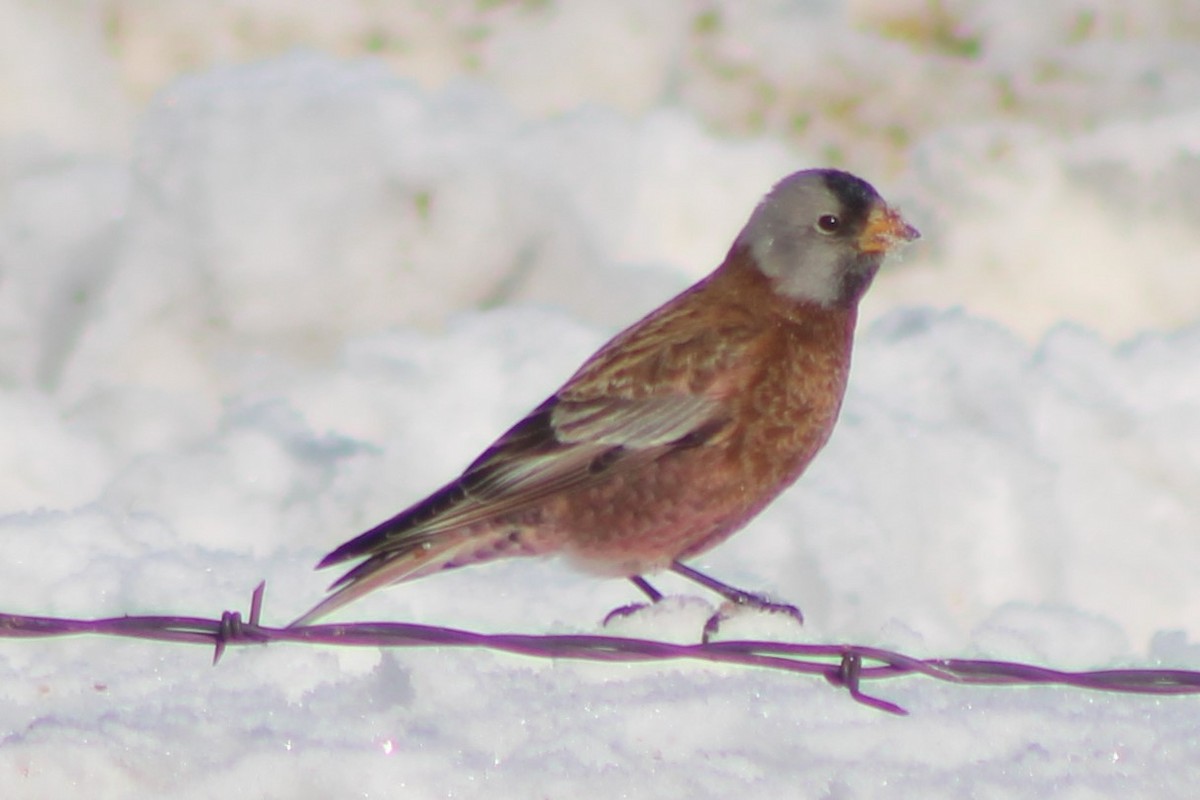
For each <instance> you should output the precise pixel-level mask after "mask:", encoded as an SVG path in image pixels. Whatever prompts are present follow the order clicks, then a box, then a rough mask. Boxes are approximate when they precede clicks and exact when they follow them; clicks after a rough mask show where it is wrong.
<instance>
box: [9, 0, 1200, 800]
mask: <svg viewBox="0 0 1200 800" xmlns="http://www.w3.org/2000/svg"><path fill="white" fill-rule="evenodd" d="M196 8H197V7H196V6H195V5H194V4H191V3H188V2H185V0H163V2H157V3H154V4H137V3H133V2H121V1H120V0H107V1H106V2H93V3H82V4H80V3H38V4H35V3H28V2H23V0H0V96H3V97H4V98H5V102H4V103H2V104H0V414H2V418H3V419H4V420H5V421H6V423H7V424H6V427H5V435H4V436H3V437H0V471H2V474H3V475H4V478H5V480H4V485H5V491H4V492H2V493H0V611H3V612H9V613H22V614H33V615H64V616H75V617H93V616H107V615H121V614H143V613H146V614H181V615H195V616H204V617H217V616H219V615H220V613H221V611H223V610H226V609H238V610H241V611H243V613H245V611H246V609H247V606H248V602H249V595H250V591H251V590H252V588H253V587H254V586H255V585H256V584H257V583H258V581H259V580H263V579H265V580H266V582H267V595H266V605H265V611H264V615H265V618H264V621H265V622H267V623H268V624H283V623H285V622H286V621H288V620H290V619H292V618H294V617H295V616H296V615H298V614H299V613H300V612H302V611H303V610H305V609H306V608H308V607H309V606H311V605H312V604H313V603H314V602H316V600H317V599H319V598H320V597H321V596H322V593H323V591H324V587H325V586H326V585H327V584H328V582H329V581H330V580H332V578H333V577H334V575H332V574H328V573H315V572H313V571H312V565H313V564H315V563H316V561H317V560H318V559H319V558H320V556H321V555H323V554H324V553H325V552H327V551H328V550H329V549H331V548H332V547H333V546H335V545H337V544H339V543H341V542H342V541H344V540H345V539H347V538H349V537H350V536H351V535H353V534H355V533H357V532H359V531H361V530H363V529H365V528H366V527H367V526H369V525H371V524H373V523H375V522H378V521H379V520H380V519H382V518H384V517H386V516H388V515H390V514H392V513H394V512H396V511H398V510H399V509H400V508H402V507H403V506H405V505H407V504H408V503H410V502H412V501H414V500H417V499H419V498H421V497H423V496H424V494H425V493H426V492H429V491H431V490H433V489H435V488H437V487H438V486H439V485H441V483H443V482H444V481H446V480H448V479H450V478H452V477H453V476H454V475H455V474H457V472H458V471H459V470H460V469H461V468H462V467H463V466H464V465H465V464H466V463H467V462H469V461H470V460H471V459H472V458H473V457H474V456H475V455H476V454H477V453H478V452H479V451H480V449H481V448H483V447H485V446H486V445H487V444H488V443H489V442H490V441H491V440H492V439H493V438H494V437H495V436H496V435H497V434H498V433H500V432H501V431H502V430H503V429H504V428H505V427H506V426H507V425H509V424H511V423H512V422H513V421H514V420H515V419H517V418H518V417H519V416H520V415H521V414H523V413H524V412H525V411H527V410H528V409H529V408H530V407H532V406H533V405H534V404H536V403H537V402H539V401H540V400H541V399H542V398H544V397H545V395H546V394H547V393H548V392H550V391H552V390H553V389H554V388H555V387H556V386H557V385H558V384H559V383H561V381H562V380H563V379H564V378H565V377H566V376H567V375H568V374H570V372H571V371H572V370H573V369H574V368H575V367H576V366H577V365H578V363H579V362H580V361H581V360H582V359H583V358H585V357H586V356H587V355H588V354H590V353H591V352H592V351H593V350H594V349H595V348H596V347H597V346H598V345H600V344H601V343H602V342H603V341H604V340H605V339H606V338H607V337H608V336H610V335H611V334H612V333H614V332H615V331H616V330H618V329H620V328H621V327H622V326H623V325H625V324H628V323H629V322H631V321H633V320H635V319H636V318H638V317H639V316H641V315H642V314H643V313H645V312H646V311H648V310H649V309H651V308H653V307H654V306H656V305H657V304H658V303H660V302H662V301H663V300H665V299H666V298H668V297H669V296H671V295H672V294H673V293H674V292H676V291H678V290H680V289H682V288H683V287H685V286H687V285H688V284H690V283H691V282H692V281H694V280H696V279H697V278H699V277H700V276H702V275H704V274H705V273H706V272H707V271H708V270H709V269H711V268H712V267H713V266H715V265H716V264H717V263H718V262H719V260H720V259H721V257H722V256H723V255H724V252H725V249H726V248H727V247H728V245H729V243H730V242H731V241H732V238H733V237H734V235H735V234H736V232H737V231H738V229H739V228H740V226H741V225H742V224H743V223H744V221H745V219H746V218H747V216H748V215H749V213H750V211H751V209H752V208H753V205H754V203H755V202H756V201H757V199H758V198H759V197H760V196H761V195H762V194H763V193H764V192H765V191H766V190H767V189H768V188H769V187H770V185H771V184H772V183H773V182H774V181H775V180H777V179H778V178H779V177H781V176H783V175H785V174H787V173H789V172H791V171H794V170H795V169H799V168H803V167H808V166H816V165H822V164H831V163H832V164H834V165H836V166H840V167H843V168H848V169H851V170H852V171H854V172H856V173H859V174H861V175H863V176H864V177H866V178H868V179H869V180H871V181H872V182H873V183H874V184H875V185H876V186H877V187H878V188H879V189H880V191H881V192H882V193H883V194H884V196H885V197H887V198H888V199H889V200H891V201H893V202H895V203H896V204H898V205H899V206H900V207H901V208H902V209H904V211H905V214H906V216H908V217H910V218H911V219H912V221H913V222H914V223H915V224H916V225H917V226H918V227H919V228H921V230H922V232H923V234H924V237H923V239H922V240H921V241H920V242H919V243H917V244H916V245H915V246H913V247H911V248H910V249H909V250H908V251H907V252H906V253H905V254H904V256H903V257H902V259H901V260H900V261H899V262H896V263H892V264H891V265H890V266H889V267H888V268H887V269H886V270H885V272H884V274H882V275H881V276H880V279H879V280H878V282H877V284H876V286H875V287H874V288H873V289H872V291H871V293H870V294H869V295H868V298H867V301H866V303H865V305H864V310H863V311H864V313H863V320H862V323H861V324H860V332H859V340H858V343H857V348H856V361H855V367H854V372H853V375H852V379H851V388H850V391H849V394H848V396H847V399H846V405H845V408H844V411H843V415H842V420H841V422H840V424H839V427H838V430H837V432H836V433H835V435H834V437H833V439H832V440H831V442H830V444H829V446H828V447H827V449H826V451H825V452H824V453H823V454H822V455H821V457H820V458H818V460H817V461H816V462H815V463H814V464H813V466H812V467H811V469H810V470H809V471H808V473H807V474H806V475H805V477H804V478H803V479H802V480H801V481H800V483H799V484H798V485H797V486H796V487H795V488H794V489H792V490H791V491H789V492H788V493H787V494H786V495H785V496H783V497H782V498H781V499H780V500H779V501H778V502H777V503H775V504H774V505H773V506H771V507H770V508H769V509H768V510H767V511H766V512H765V513H764V514H763V515H762V516H761V517H759V518H758V519H757V520H756V521H755V522H754V523H752V525H751V526H750V527H748V528H747V529H746V530H745V531H744V532H742V533H740V534H739V535H737V536H735V537H734V538H733V539H731V540H730V541H729V542H728V543H726V544H724V545H722V546H721V547H720V548H718V549H716V550H714V551H713V552H711V553H709V554H706V555H705V556H703V557H702V558H701V559H699V560H698V562H697V566H700V567H702V568H706V569H707V570H708V571H710V572H712V573H713V574H715V575H717V576H719V577H720V578H722V579H724V580H727V581H729V582H731V583H733V584H735V585H739V586H745V587H748V588H756V589H762V590H765V591H768V592H770V593H772V594H773V595H775V596H778V597H780V598H783V599H786V600H788V601H791V602H795V603H797V604H798V605H799V606H800V607H801V608H802V609H803V610H804V612H805V616H806V625H805V626H804V628H803V629H801V628H798V627H796V626H794V625H793V624H792V623H791V622H790V621H789V620H786V619H781V618H779V617H774V616H768V615H762V614H753V613H745V614H740V615H738V616H736V617H734V618H733V619H731V620H729V621H728V622H727V623H726V625H725V626H724V627H723V629H722V635H723V636H725V637H729V638H734V637H738V638H740V637H761V638H774V639H795V640H801V641H815V642H856V643H860V644H868V645H872V646H878V647H890V648H894V649H898V650H901V651H903V652H906V653H910V654H913V655H918V656H962V657H979V658H998V659H1009V660H1019V661H1026V662H1030V663H1036V664H1044V665H1048V666H1053V667H1057V668H1064V669H1099V668H1105V667H1110V666H1118V665H1119V666H1135V665H1140V666H1170V667H1179V668H1185V669H1200V645H1198V644H1196V642H1197V639H1198V638H1200V622H1197V620H1200V588H1198V587H1197V585H1196V583H1195V581H1194V576H1195V575H1197V574H1198V573H1200V422H1198V420H1200V370H1197V369H1196V364H1197V363H1200V263H1198V262H1200V256H1198V255H1197V253H1200V233H1198V231H1200V216H1198V215H1197V212H1196V209H1197V208H1198V207H1200V205H1198V203H1197V201H1198V200H1200V197H1198V194H1200V192H1198V190H1197V188H1196V187H1197V186H1198V185H1200V184H1198V183H1197V181H1196V177H1197V175H1198V174H1200V161H1198V160H1197V159H1198V156H1200V150H1198V148H1200V144H1198V143H1200V106H1198V105H1197V101H1196V99H1195V98H1196V97H1198V96H1200V92H1198V91H1197V89H1200V39H1198V38H1197V32H1198V31H1200V16H1197V13H1196V11H1195V9H1193V8H1192V7H1191V6H1189V5H1188V4H1181V3H1175V2H1169V1H1168V0H1162V1H1161V2H1149V3H1139V4H1137V6H1136V9H1135V8H1134V6H1133V5H1131V4H1127V3H1120V2H1115V0H1114V1H1113V2H1093V3H1086V4H1085V3H1062V4H1058V5H1055V6H1054V7H1053V9H1051V8H1050V7H1049V6H1047V4H1045V3H1037V4H1036V6H1035V5H1034V4H1031V3H1027V2H1021V3H1002V2H999V0H964V2H958V3H932V4H930V3H923V2H905V3H881V2H875V0H853V1H851V2H846V3H836V2H812V1H810V2H792V3H779V2H754V3H735V2H732V0H730V2H718V3H713V4H709V5H706V6H704V7H700V6H697V5H695V4H692V3H687V2H663V3H656V4H653V7H652V8H651V6H649V5H647V4H644V3H639V2H634V0H622V1H619V2H582V1H580V2H569V3H568V2H554V3H533V4H524V3H521V4H518V3H512V4H474V3H447V4H426V3H416V2H414V3H408V2H403V3H394V4H377V3H368V2H360V3H344V4H338V5H337V6H336V9H337V10H336V11H335V10H334V8H335V6H332V5H330V4H323V3H295V4H283V3H277V2H270V1H269V0H240V1H239V2H228V3H221V4H214V5H212V6H211V7H206V12H205V13H204V14H198V13H197V12H196ZM655 583H656V585H659V586H660V587H661V588H662V589H664V590H665V591H667V592H668V594H669V597H668V599H667V600H666V601H665V602H664V603H663V604H661V605H660V606H658V607H655V608H653V609H650V610H648V611H646V612H642V613H636V614H633V615H630V616H627V617H623V618H620V619H618V620H616V621H615V622H614V623H613V624H612V625H610V626H609V627H608V628H604V627H603V626H602V620H603V619H604V617H605V615H606V614H607V612H608V611H610V610H611V609H613V608H616V607H618V606H621V605H624V604H627V603H630V602H635V601H637V600H638V599H640V598H639V596H638V594H637V592H636V590H635V589H634V588H633V587H632V586H630V585H629V584H628V583H626V582H623V581H601V580H596V579H593V578H589V577H587V576H583V575H580V574H577V573H574V572H572V571H571V570H569V569H568V568H567V567H566V566H565V565H563V564H560V563H557V562H554V561H548V562H533V561H512V562H498V563H493V564H489V565H485V566H480V567H473V568H470V569H465V570H462V571H459V572H456V573H450V574H446V575H441V576H437V577H433V578H428V579H424V580H422V581H420V582H418V583H413V584H408V585H405V586H401V587H395V588H392V589H389V590H386V591H383V592H379V593H376V594H375V595H373V596H371V597H369V598H366V599H364V600H363V601H361V602H360V603H357V604H355V605H353V606H351V607H349V608H347V609H346V610H344V611H343V612H340V613H339V615H338V617H337V618H338V619H344V620H357V619H362V620H367V619H393V620H404V621H413V622H421V623H426V624H431V625H448V626H458V627H466V628H471V629H477V630H483V631H522V632H530V633H562V632H577V633H599V632H607V633H619V634H625V635H631V636H644V637H653V638H658V639H664V640H669V641H680V642H682V641H693V640H695V638H696V637H697V636H698V634H699V629H700V628H701V627H702V625H703V622H704V620H705V619H706V618H707V617H708V615H709V614H711V613H712V611H713V609H714V604H715V600H714V599H713V598H712V597H711V596H708V595H706V594H704V593H703V592H702V591H700V590H698V589H697V587H694V586H692V585H689V584H686V583H683V582H680V581H679V580H678V579H676V578H673V577H671V576H664V577H662V578H661V580H656V581H655ZM210 662H211V651H209V650H206V649H205V648H200V647H191V646H184V645H168V644H149V643H139V642H131V641H116V640H101V639H94V638H86V637H84V638H72V639H64V640H44V641H30V640H15V639H14V640H0V698H2V700H0V786H2V787H3V790H2V791H0V795H2V796H3V797H5V798H9V797H12V798H43V797H63V796H79V795H81V794H84V795H86V796H88V797H96V798H107V797H114V798H115V797H129V796H142V797H165V796H170V797H173V798H191V797H196V798H201V797H213V796H220V795H231V796H238V797H264V798H265V797H330V796H349V795H355V796H364V797H381V796H385V797H393V796H412V797H489V798H491V797H514V798H517V797H522V798H523V797H540V796H545V797H622V796H623V797H630V798H639V797H646V798H650V797H653V798H673V797H689V798H693V797H730V796H733V795H736V794H741V795H749V796H753V797H780V796H783V797H790V796H806V797H814V798H830V800H833V799H834V798H837V799H839V800H841V799H849V798H868V797H882V796H905V797H923V798H938V797H963V796H970V797H1022V796H1028V797H1033V796H1038V797H1041V796H1054V797H1063V798H1093V797H1110V796H1132V797H1156V798H1172V797H1180V798H1183V797H1191V796H1192V795H1193V794H1194V791H1195V790H1194V786H1195V783H1196V780H1197V778H1198V777H1200V770H1198V768H1197V767H1196V764H1197V763H1198V757H1200V740H1198V738H1197V735H1196V732H1195V731H1196V727H1195V715H1196V712H1197V705H1198V704H1200V699H1198V698H1191V697H1174V698H1158V699H1155V698H1148V697H1137V696H1120V695H1108V694H1097V693H1088V692H1085V691H1082V690H1074V689H1062V688H1049V687H1038V688H1004V689H997V688H982V687H977V688H971V687H963V686H952V685H946V684H939V683H934V682H932V681H929V680H925V679H919V678H911V679H906V680H900V681H888V682H883V683H879V684H872V685H871V686H869V687H868V689H869V691H871V692H873V693H876V694H879V695H881V696H883V697H886V698H887V699H889V700H891V701H894V702H897V703H899V704H901V705H903V706H904V707H905V708H907V709H908V710H909V711H910V716H908V717H905V718H893V717H891V716H889V715H886V714H882V713H880V712H878V711H874V710H871V709H869V708H866V707H864V706H861V705H859V704H856V703H854V702H853V701H852V700H851V699H850V698H849V697H847V696H846V694H845V692H844V691H841V690H837V689H834V688H832V687H830V686H829V685H828V684H826V683H825V682H824V681H822V680H820V679H807V678H803V677H800V676H795V675H784V674H777V673H773V672H767V671H762V670H751V669H744V668H735V667H730V666H715V665H699V664H694V663H680V662H674V663H667V664H637V665H615V664H593V663H582V662H569V661H562V660H558V661H537V660H533V659H529V658H524V657H519V656H512V655H503V654H498V653H492V652H486V651H475V650H449V649H404V650H395V651H380V650H379V649H375V648H358V649H353V648H330V647H308V646H299V645H287V646H285V645H272V646H270V647H266V648H262V647H248V648H231V649H230V650H229V651H228V652H227V653H226V654H225V656H224V658H223V660H222V661H221V663H220V664H219V665H218V666H217V667H216V668H213V667H212V666H211V665H210Z"/></svg>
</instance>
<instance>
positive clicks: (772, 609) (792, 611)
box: [702, 592, 804, 644]
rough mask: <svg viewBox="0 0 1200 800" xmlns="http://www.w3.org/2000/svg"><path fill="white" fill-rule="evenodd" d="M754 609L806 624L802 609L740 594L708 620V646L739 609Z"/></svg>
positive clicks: (705, 637) (706, 629)
mask: <svg viewBox="0 0 1200 800" xmlns="http://www.w3.org/2000/svg"><path fill="white" fill-rule="evenodd" d="M741 608H753V609H755V610H757V611H766V612H767V613H769V614H786V615H787V616H789V617H791V618H792V619H794V620H796V623H797V624H799V625H803V624H804V614H802V613H800V609H799V608H797V607H796V606H794V605H792V604H791V603H776V602H775V601H773V600H768V599H767V598H765V597H763V596H761V595H757V594H750V593H748V592H745V593H739V594H738V595H737V596H735V597H730V598H729V602H727V603H725V604H723V605H722V606H721V608H720V609H718V610H717V613H715V614H713V615H712V616H711V617H709V618H708V621H707V622H705V623H704V635H703V637H702V640H703V641H704V643H705V644H707V643H708V642H709V641H710V640H711V639H712V637H713V636H715V635H716V634H717V631H719V630H720V628H721V623H722V622H724V621H725V620H727V619H729V618H731V617H733V616H734V614H735V613H736V610H737V609H741Z"/></svg>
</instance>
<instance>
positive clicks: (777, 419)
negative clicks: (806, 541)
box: [730, 325, 850, 483]
mask: <svg viewBox="0 0 1200 800" xmlns="http://www.w3.org/2000/svg"><path fill="white" fill-rule="evenodd" d="M844 333H845V332H844V331H843V330H841V329H840V328H839V327H838V326H832V325H830V326H817V327H815V328H814V327H813V326H810V327H802V328H795V329H785V330H782V331H779V332H778V333H777V335H776V336H774V337H772V338H771V339H770V340H768V341H767V342H765V344H764V348H763V353H762V355H761V357H760V358H758V359H755V361H754V365H755V366H754V368H753V370H752V372H753V374H752V375H751V376H750V377H749V379H748V380H747V382H746V385H745V391H744V392H743V393H742V396H741V397H740V398H738V399H737V400H736V401H735V403H736V405H737V406H738V407H739V408H738V417H739V418H740V419H741V420H742V424H741V425H739V426H736V427H737V432H738V434H739V435H738V436H735V437H733V438H732V439H731V442H730V444H731V456H732V457H733V458H735V459H737V460H739V461H740V462H741V467H742V469H743V470H744V471H745V473H746V476H747V479H748V480H750V481H752V482H756V483H758V482H761V483H774V482H780V481H782V482H787V483H790V482H791V481H792V480H795V478H796V477H798V476H799V474H800V472H801V471H802V470H803V469H804V467H805V466H807V465H808V462H809V461H811V460H812V458H813V456H815V455H816V453H817V451H818V450H820V449H821V447H822V446H823V445H824V444H825V442H826V440H827V439H828V438H829V435H830V433H831V432H832V431H833V426H834V423H835V422H836V421H837V416H838V411H839V410H840V408H841V404H842V397H843V395H844V394H845V390H846V379H847V377H848V374H849V368H850V340H849V337H848V336H846V335H844Z"/></svg>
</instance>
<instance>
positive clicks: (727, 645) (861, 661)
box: [0, 583, 1200, 714]
mask: <svg viewBox="0 0 1200 800" xmlns="http://www.w3.org/2000/svg"><path fill="white" fill-rule="evenodd" d="M265 588H266V585H265V584H264V583H260V584H259V585H258V586H257V587H256V588H255V589H254V592H253V594H252V595H251V600H250V614H249V618H248V619H243V618H242V615H241V613H240V612H237V611H226V612H224V613H223V614H221V618H220V619H207V618H203V617H172V616H122V617H110V618H106V619H91V620H84V619H67V618H62V617H35V616H26V615H21V614H5V613H0V638H18V639H20V638H28V639H32V638H49V637H59V636H77V635H95V636H116V637H122V638H131V639H145V640H152V641H163V642H181V643H185V644H203V645H208V646H210V647H213V648H214V650H213V664H214V665H215V664H217V663H218V662H219V661H220V660H221V656H222V655H224V653H225V650H226V649H227V648H228V647H229V646H241V645H250V644H258V645H263V644H269V643H272V642H292V643H310V644H313V643H315V644H324V645H344V646H358V647H473V648H481V649H487V650H495V651H500V652H505V653H514V654H518V655H523V656H531V657H535V658H565V659H575V660H586V661H612V662H638V661H670V660H682V659H688V660H701V661H709V662H714V663H721V664H735V665H740V666H749V667H762V668H766V669H778V670H784V671H787V672H793V673H800V674H807V675H819V676H821V677H823V678H824V679H825V680H826V681H828V682H829V683H831V684H832V685H834V686H837V687H840V688H844V689H846V690H847V692H848V693H849V694H850V696H851V697H852V698H854V699H855V700H856V701H858V702H859V703H862V704H864V705H867V706H870V707H872V708H875V709H878V710H880V711H886V712H888V713H891V714H907V713H908V712H907V711H906V710H905V709H903V708H901V707H900V706H899V705H897V704H895V703H893V702H891V701H888V700H884V699H882V698H880V697H875V696H873V695H869V694H866V693H865V692H863V690H862V684H863V683H864V682H865V681H872V680H881V679H885V678H899V677H904V676H916V675H923V676H925V677H927V678H933V679H935V680H940V681H946V682H949V683H957V684H968V685H976V686H978V685H989V686H1014V685H1057V686H1072V687H1076V688H1081V689H1089V690H1094V691H1106V692H1123V693H1132V694H1153V695H1178V694H1200V672H1197V671H1192V670H1179V669H1108V670H1091V671H1084V672H1067V671H1062V670H1056V669H1050V668H1048V667H1039V666H1036V665H1032V664H1021V663H1016V662H1010V661H990V660H978V659H962V658H916V657H913V656H908V655H905V654H903V653H897V652H894V651H891V650H885V649H882V648H877V647H868V646H863V645H854V644H801V643H788V642H767V641H716V642H697V643H695V644H675V643H671V642H663V641H657V640H653V639H635V638H629V637H623V636H596V635H586V634H515V633H479V632H476V631H467V630H460V629H456V628H444V627H439V626H435V625H418V624H414V623H407V622H356V623H337V624H321V625H308V626H304V627H296V628H272V627H267V626H264V625H262V624H261V617H262V603H263V594H264V591H265Z"/></svg>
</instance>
